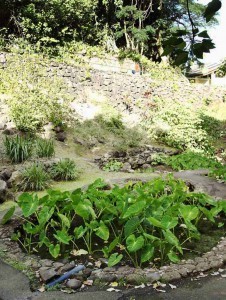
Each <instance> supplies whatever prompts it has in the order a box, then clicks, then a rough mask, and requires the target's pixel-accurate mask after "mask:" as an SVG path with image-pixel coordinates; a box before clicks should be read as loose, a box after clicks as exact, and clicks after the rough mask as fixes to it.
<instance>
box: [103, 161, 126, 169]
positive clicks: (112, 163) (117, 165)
mask: <svg viewBox="0 0 226 300" xmlns="http://www.w3.org/2000/svg"><path fill="white" fill-rule="evenodd" d="M122 167H123V163H122V162H120V161H117V160H114V159H113V160H110V161H109V162H107V163H106V164H105V165H104V166H103V170H104V171H109V172H118V171H120V170H121V168H122Z"/></svg>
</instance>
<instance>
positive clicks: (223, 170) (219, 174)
mask: <svg viewBox="0 0 226 300" xmlns="http://www.w3.org/2000/svg"><path fill="white" fill-rule="evenodd" d="M209 176H210V177H214V178H216V179H217V180H219V181H221V182H226V166H222V165H221V166H218V167H217V168H216V169H212V170H210V172H209Z"/></svg>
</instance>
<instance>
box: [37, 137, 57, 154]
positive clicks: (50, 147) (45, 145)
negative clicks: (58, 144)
mask: <svg viewBox="0 0 226 300" xmlns="http://www.w3.org/2000/svg"><path fill="white" fill-rule="evenodd" d="M36 154H37V156H38V157H52V156H54V154H55V150H54V143H53V140H46V139H41V138H39V139H37V140H36Z"/></svg>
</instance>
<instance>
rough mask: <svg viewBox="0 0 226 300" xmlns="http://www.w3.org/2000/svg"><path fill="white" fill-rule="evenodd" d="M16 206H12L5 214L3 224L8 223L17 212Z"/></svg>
mask: <svg viewBox="0 0 226 300" xmlns="http://www.w3.org/2000/svg"><path fill="white" fill-rule="evenodd" d="M15 209H16V206H15V205H14V206H12V207H10V209H9V210H8V211H7V212H6V213H5V214H4V216H3V218H2V221H1V224H2V225H4V224H6V223H7V222H8V221H9V220H10V219H11V218H12V216H13V214H14V212H15Z"/></svg>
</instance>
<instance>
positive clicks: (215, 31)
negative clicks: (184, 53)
mask: <svg viewBox="0 0 226 300" xmlns="http://www.w3.org/2000/svg"><path fill="white" fill-rule="evenodd" d="M197 2H198V3H202V4H208V3H209V2H210V0H197ZM221 2H222V7H221V9H220V11H219V16H218V18H217V19H218V21H219V24H218V25H216V26H215V27H213V28H211V29H208V33H209V35H210V37H211V38H212V39H213V42H214V43H215V46H216V48H215V49H213V50H211V51H210V53H208V54H204V60H203V61H204V62H205V63H215V62H219V61H220V60H222V59H224V58H226V0H222V1H221Z"/></svg>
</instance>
